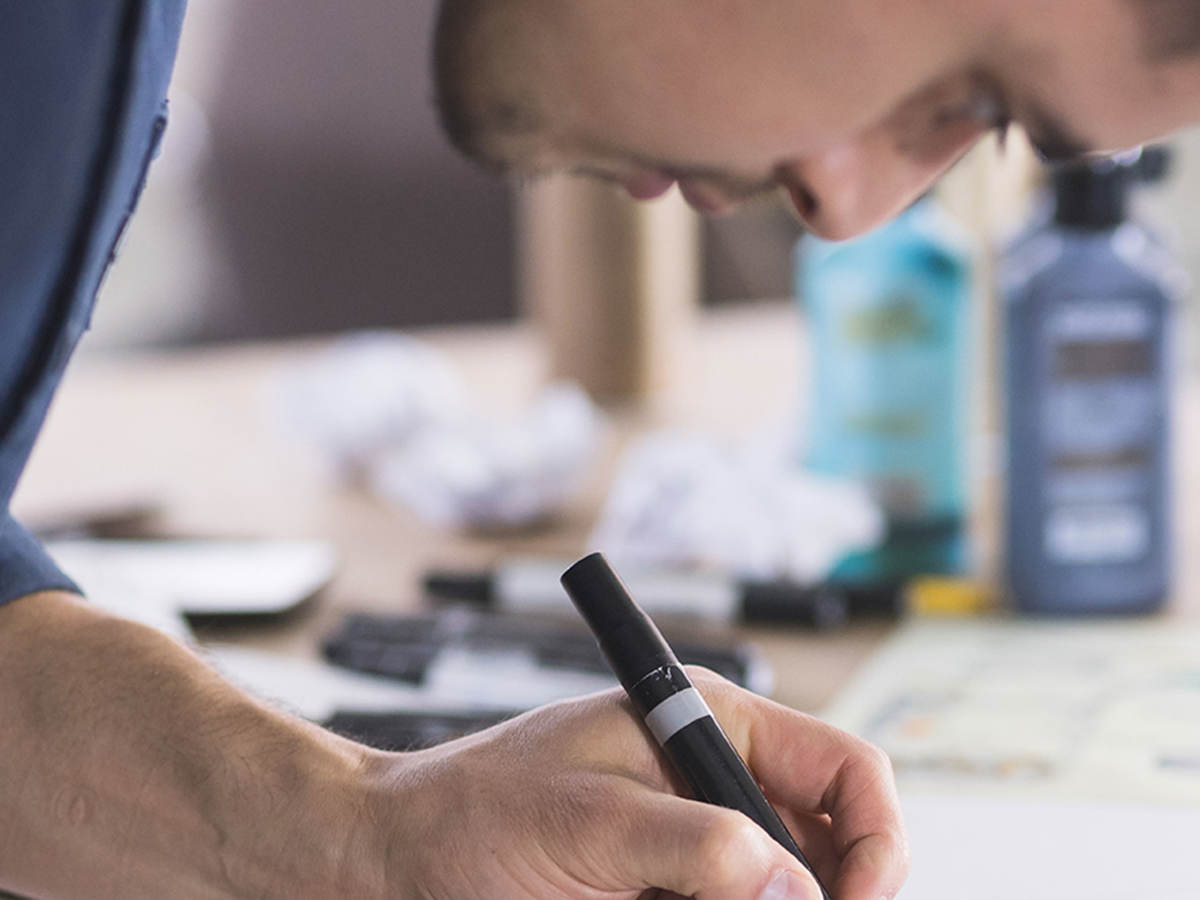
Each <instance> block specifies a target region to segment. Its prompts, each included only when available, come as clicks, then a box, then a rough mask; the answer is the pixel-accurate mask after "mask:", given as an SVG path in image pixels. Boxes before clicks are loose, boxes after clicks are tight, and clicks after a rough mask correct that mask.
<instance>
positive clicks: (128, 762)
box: [0, 593, 907, 900]
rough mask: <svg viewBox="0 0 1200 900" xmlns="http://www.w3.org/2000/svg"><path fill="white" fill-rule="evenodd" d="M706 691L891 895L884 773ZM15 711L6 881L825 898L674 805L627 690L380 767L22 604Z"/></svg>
mask: <svg viewBox="0 0 1200 900" xmlns="http://www.w3.org/2000/svg"><path fill="white" fill-rule="evenodd" d="M693 675H694V677H695V678H696V679H697V686H698V687H699V688H700V689H701V691H702V692H704V693H705V695H706V697H707V698H708V700H709V702H710V704H711V705H712V706H713V708H714V710H715V711H716V713H717V715H718V717H719V718H720V719H721V721H722V723H723V724H724V725H725V726H726V728H727V730H728V731H729V733H730V737H731V738H732V739H733V740H734V742H735V743H736V744H737V745H738V747H739V749H740V750H741V751H742V752H743V754H745V755H746V758H747V759H748V760H749V762H750V765H751V768H752V769H754V771H755V774H756V776H757V777H758V778H759V780H760V781H761V782H762V784H763V786H764V789H765V790H766V792H767V795H768V797H770V799H771V800H772V801H773V802H775V803H776V804H777V805H778V806H779V807H780V811H781V813H782V814H783V815H784V817H785V818H786V819H787V820H788V824H789V826H790V827H791V828H792V829H793V833H794V834H796V836H797V839H798V840H799V841H800V843H801V844H802V846H803V847H804V850H805V852H806V854H808V856H809V858H810V859H811V860H812V861H813V862H814V863H815V864H816V866H817V868H818V870H819V871H820V873H821V875H822V877H823V878H825V879H827V882H826V883H827V884H829V885H830V886H831V888H832V890H833V894H834V897H835V898H836V900H879V898H880V897H891V896H892V895H893V894H894V893H895V892H896V891H897V890H898V889H899V886H900V884H901V882H902V881H903V879H904V876H905V873H906V870H907V858H906V852H905V848H904V838H903V830H902V827H901V824H900V818H899V813H898V808H897V803H896V797H895V792H894V787H893V785H892V780H891V775H890V771H889V769H888V767H887V765H886V760H885V759H884V758H883V757H882V755H881V754H880V753H879V752H878V751H875V750H873V749H872V748H870V747H869V746H868V745H866V744H864V743H862V742H861V741H859V740H857V739H855V738H853V737H850V736H849V735H845V734H843V733H841V732H838V731H836V730H835V729H833V728H830V727H828V726H826V725H824V724H822V723H820V722H817V721H815V720H813V719H810V718H808V717H806V716H802V715H800V714H799V713H796V712H794V711H792V710H788V709H785V708H784V707H782V706H779V705H777V704H773V703H770V702H769V701H766V700H764V699H762V698H760V697H755V696H754V695H752V694H749V693H747V692H745V691H742V690H740V689H738V688H736V687H734V686H733V685H731V684H729V683H728V682H726V681H723V680H721V679H719V678H717V677H716V676H713V675H711V673H705V672H701V671H697V672H693ZM0 710H3V711H4V722H3V726H2V727H0V885H3V886H5V887H9V888H11V889H14V890H18V891H24V892H26V893H29V894H32V895H34V896H37V897H39V898H46V900H49V898H75V897H79V898H88V900H98V898H99V900H103V898H120V900H138V898H154V900H159V898H162V897H171V898H173V900H174V898H179V900H189V898H193V897H195V898H226V897H256V898H286V900H303V898H309V897H311V898H329V897H353V898H355V900H375V898H380V900H382V898H385V897H386V898H393V900H394V898H452V900H475V898H478V900H525V898H536V900H550V898H555V900H566V898H577V897H578V898H589V900H593V898H594V900H599V898H607V900H615V898H623V900H635V898H638V897H640V896H642V894H643V892H644V891H646V890H648V889H651V888H664V889H667V890H670V891H673V892H674V893H675V894H680V895H684V896H695V897H697V898H699V900H753V898H758V897H759V896H760V894H762V892H763V891H764V890H766V889H767V887H768V885H769V884H772V883H773V882H774V883H775V884H776V885H779V884H784V883H791V884H792V885H793V886H794V887H795V888H796V889H797V890H798V891H800V892H799V893H792V894H788V895H786V896H789V897H797V898H800V897H814V898H815V897H816V896H817V894H816V888H815V885H813V884H812V882H811V880H810V879H809V878H808V876H807V874H806V873H804V871H803V869H801V868H800V867H799V864H798V863H797V862H796V861H795V860H794V859H793V858H792V857H791V856H790V855H789V854H788V853H787V852H786V851H785V850H784V849H783V848H782V847H781V846H779V845H778V844H776V843H775V842H774V841H772V840H771V839H770V838H769V837H768V836H767V835H766V833H765V832H763V831H762V830H761V829H759V828H758V827H757V826H756V825H754V824H753V823H752V822H751V821H750V820H749V819H747V818H745V817H744V816H742V815H741V814H740V813H735V812H732V811H729V810H724V809H719V808H717V807H712V806H708V805H706V804H701V803H697V802H695V801H692V800H686V799H682V798H680V797H678V796H675V795H674V793H673V792H674V789H675V788H676V785H675V784H674V781H673V779H672V778H671V777H670V776H669V775H668V774H667V772H666V771H665V770H664V768H663V765H662V763H661V761H660V759H659V756H658V753H657V750H656V748H655V747H654V745H653V743H652V742H651V739H650V738H649V737H648V736H647V734H646V733H644V731H643V728H642V726H641V725H640V724H639V723H638V722H637V720H636V719H635V717H634V716H633V714H632V712H631V710H630V709H629V708H628V706H627V704H626V701H625V699H624V697H623V695H622V693H621V692H620V691H618V690H613V691H609V692H605V693H602V694H596V695H593V696H590V697H586V698H582V699H579V700H574V701H567V702H563V703H558V704H554V705H552V706H549V707H545V708H543V709H540V710H535V711H534V712H532V713H529V714H526V715H524V716H521V717H520V718H517V719H514V720H512V721H510V722H507V723H504V724H503V725H500V726H497V727H496V728H493V729H489V730H488V731H485V732H482V733H480V734H478V735H474V736H471V737H468V738H464V739H462V740H459V741H454V742H451V743H449V744H445V745H442V746H440V747H435V748H433V749H430V750H425V751H420V752H415V753H405V754H396V753H382V752H379V751H374V750H369V749H367V748H365V747H361V746H359V745H357V744H354V743H352V742H350V741H347V740H345V739H342V738H339V737H337V736H335V735H332V734H329V733H327V732H325V731H323V730H322V729H320V728H317V727H316V726H313V725H310V724H308V723H304V722H301V721H298V720H295V719H292V718H289V717H287V716H285V715H282V714H280V713H277V712H274V711H272V710H270V709H268V708H266V707H264V706H262V705H261V704H259V703H257V702H255V701H253V700H251V699H249V698H248V697H246V696H244V695H243V694H241V693H240V692H239V691H238V690H237V689H235V688H234V687H232V686H231V685H229V684H227V683H226V682H225V681H223V680H222V679H221V678H220V677H219V676H218V675H216V674H215V673H214V672H212V671H211V670H210V669H208V667H207V666H206V665H205V664H204V663H203V662H202V661H201V660H199V659H198V658H197V657H196V656H194V655H193V654H192V653H191V652H189V651H188V650H187V649H186V648H184V647H182V646H181V645H179V644H177V643H176V642H174V641H172V640H171V639H169V638H166V637H164V636H162V635H160V634H158V633H157V632H154V631H152V630H150V629H147V628H144V627H142V626H140V625H136V624H133V623H130V622H126V621H123V620H119V619H115V618H113V617H111V616H109V615H106V614H104V613H102V612H100V611H97V610H94V609H91V608H89V607H88V606H87V605H86V604H84V603H82V602H81V601H80V600H79V599H78V598H76V597H73V596H72V595H70V594H62V593H47V594H42V595H37V596H31V597H26V598H24V599H22V600H19V601H17V602H16V603H14V604H12V605H10V606H8V607H4V608H0ZM787 873H792V874H791V875H788V874H787ZM780 878H782V881H778V880H777V879H780ZM764 896H771V897H774V898H776V900H779V898H782V897H783V896H785V895H782V894H767V895H764Z"/></svg>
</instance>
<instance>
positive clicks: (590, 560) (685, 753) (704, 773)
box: [562, 553, 829, 900]
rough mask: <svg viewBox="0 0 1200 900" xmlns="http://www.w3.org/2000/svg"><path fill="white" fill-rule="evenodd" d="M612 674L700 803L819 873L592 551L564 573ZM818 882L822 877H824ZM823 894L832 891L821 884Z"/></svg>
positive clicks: (662, 643)
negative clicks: (735, 815)
mask: <svg viewBox="0 0 1200 900" xmlns="http://www.w3.org/2000/svg"><path fill="white" fill-rule="evenodd" d="M562 584H563V587H564V588H566V589H567V593H568V594H570V596H571V600H572V601H573V602H574V603H575V607H576V609H578V610H579V612H580V614H581V615H582V616H583V618H584V620H585V621H586V622H587V623H588V626H589V627H590V628H591V629H592V632H593V634H595V636H596V642H597V643H598V644H599V645H600V650H601V651H602V652H603V653H604V657H605V659H607V660H608V664H609V665H610V666H611V667H612V670H613V673H614V674H615V675H616V676H617V678H618V679H619V680H620V682H621V685H622V686H623V687H624V688H625V691H626V693H628V694H629V698H630V700H632V701H633V705H634V707H635V708H636V709H637V711H638V713H639V714H640V715H641V716H642V717H643V719H644V720H645V722H646V727H647V728H649V729H650V733H651V734H653V735H654V738H655V740H657V741H658V743H659V745H660V746H661V747H662V748H663V752H665V753H666V755H667V758H668V759H670V760H671V763H672V765H674V767H675V769H676V771H678V773H679V775H680V776H681V777H682V778H683V780H684V781H686V782H687V784H688V787H689V788H691V790H692V793H693V794H694V795H695V798H696V799H697V800H703V801H704V802H706V803H712V804H715V805H717V806H724V807H726V808H728V809H736V810H738V811H739V812H742V813H744V814H745V815H747V816H749V817H750V818H751V819H752V820H754V821H755V822H757V823H758V824H759V825H760V826H762V828H763V829H764V830H765V831H766V832H767V834H769V835H771V837H773V838H774V839H775V840H776V841H778V842H779V843H780V844H782V845H783V846H784V847H785V848H787V850H788V852H790V853H791V854H792V855H793V856H795V857H796V859H798V860H800V862H801V864H802V865H803V866H804V867H805V868H806V869H808V870H809V872H812V873H813V878H814V879H815V878H816V873H815V872H813V868H812V866H811V865H809V862H808V860H807V859H805V858H804V854H803V853H801V852H800V848H799V847H798V846H797V844H796V841H795V839H794V838H793V837H792V835H791V834H790V833H789V832H788V830H787V827H786V826H785V825H784V824H783V822H782V821H781V820H780V818H779V815H778V813H776V812H775V810H774V809H773V808H772V807H771V804H770V803H768V802H767V798H766V797H764V796H763V793H762V791H761V790H760V789H759V787H758V783H757V782H756V781H755V780H754V776H753V775H751V774H750V770H749V769H748V768H746V763H745V762H744V761H743V760H742V758H741V757H740V756H739V755H738V752H737V750H735V749H734V746H733V744H732V743H730V740H729V738H728V737H727V736H726V735H725V732H724V731H722V730H721V726H720V725H719V724H717V720H716V718H715V717H714V716H713V714H712V710H711V709H709V708H708V704H707V703H705V702H704V698H703V697H701V696H700V693H699V691H697V690H696V689H695V688H694V687H693V686H692V683H691V681H690V680H689V679H688V677H687V675H686V674H685V673H684V671H683V669H682V668H681V667H680V665H679V660H678V659H676V658H675V653H674V652H673V651H672V650H671V648H670V647H669V646H668V645H667V642H666V641H665V640H663V636H662V634H660V633H659V630H658V628H657V627H655V625H654V623H653V622H652V621H650V617H649V616H647V615H646V614H645V613H644V612H642V610H641V609H639V608H638V605H637V604H636V603H634V601H633V598H632V597H630V596H629V592H628V591H627V590H626V589H625V585H624V584H622V583H621V579H620V578H618V577H617V573H616V572H614V571H613V570H612V567H611V566H610V565H609V564H608V561H607V560H606V559H605V558H604V556H603V554H600V553H593V554H591V555H590V556H586V557H584V558H583V559H581V560H580V561H579V562H577V563H575V565H573V566H571V568H569V569H568V570H567V571H566V572H565V573H564V574H563V576H562ZM817 883H818V885H819V884H820V881H819V880H818V882H817ZM821 896H823V897H824V898H825V900H829V894H828V892H827V891H826V890H825V888H824V887H821Z"/></svg>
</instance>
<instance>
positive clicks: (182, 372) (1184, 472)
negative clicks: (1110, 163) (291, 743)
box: [14, 302, 1200, 711]
mask: <svg viewBox="0 0 1200 900" xmlns="http://www.w3.org/2000/svg"><path fill="white" fill-rule="evenodd" d="M419 336H420V337H422V338H424V339H426V340H428V341H429V342H430V343H432V344H433V345H435V346H436V347H438V348H439V349H441V350H443V351H445V352H446V353H447V354H448V356H449V357H450V359H451V361H452V362H453V363H454V364H455V365H457V366H458V368H459V370H460V372H461V373H462V375H463V377H464V379H465V381H466V383H467V385H468V386H469V388H470V389H471V390H472V391H473V392H475V399H476V400H477V402H478V405H479V407H480V408H484V409H488V410H491V411H495V412H497V413H499V414H503V413H504V412H505V411H507V410H517V409H520V408H521V407H522V406H523V405H524V404H525V403H526V402H527V401H528V400H529V399H530V398H531V397H532V396H533V394H534V392H535V391H536V389H537V388H538V387H539V386H540V385H541V384H542V383H543V382H544V380H545V371H546V363H545V356H544V354H543V352H542V351H541V349H540V346H539V343H538V341H537V339H536V337H535V335H534V334H533V333H532V331H531V330H530V329H528V328H527V327H523V326H520V325H510V326H488V327H472V328H456V329H452V330H450V329H448V330H437V331H428V332H421V333H420V334H419ZM692 337H693V339H692V340H691V341H689V344H688V349H687V351H686V354H685V355H684V356H683V357H682V358H681V360H680V363H679V366H678V372H677V376H676V378H675V379H674V381H673V383H672V384H671V385H669V386H668V387H667V388H666V390H665V391H664V393H663V395H662V396H661V397H659V398H658V399H657V400H656V401H655V402H654V403H653V404H651V406H650V408H648V409H644V410H641V411H636V412H635V411H631V410H624V411H621V410H618V411H615V412H614V413H613V416H612V422H613V427H612V428H611V429H610V430H609V432H608V435H607V437H606V438H605V446H604V448H603V453H602V454H601V456H602V462H601V464H600V465H598V466H597V467H596V470H595V472H594V474H593V477H592V478H591V479H590V480H589V482H588V484H587V486H586V488H585V489H584V490H583V491H582V492H581V494H580V495H579V497H578V498H577V499H576V501H575V502H573V503H572V505H571V506H570V508H569V509H568V510H567V511H566V513H565V515H564V516H563V517H562V518H561V520H560V521H558V522H556V523H555V524H554V525H552V526H548V527H546V528H543V529H539V530H537V531H533V532H529V533H521V534H506V535H504V536H486V537H484V536H467V535H462V534H457V533H451V532H447V531H442V530H439V529H437V528H434V527H432V526H430V525H428V524H426V523H424V522H422V521H420V520H418V519H416V518H415V517H413V516H411V515H410V514H408V513H407V512H405V511H404V510H401V509H397V508H396V507H394V506H391V505H389V504H387V503H385V502H383V501H381V500H379V499H377V498H375V497H373V496H371V495H370V494H368V493H367V492H366V491H365V490H363V489H359V488H355V487H353V486H347V485H345V484H342V483H339V482H338V481H337V480H336V479H335V478H333V477H332V476H331V473H330V472H329V471H327V469H326V468H325V467H324V465H323V463H322V461H321V460H320V459H319V458H317V457H316V455H315V454H314V453H313V452H312V451H310V450H308V449H307V448H305V447H303V446H300V445H298V444H297V443H296V442H294V441H291V440H289V438H288V436H287V432H286V429H285V427H284V426H283V425H282V423H281V422H280V421H279V420H278V418H277V417H276V413H275V409H276V405H275V404H274V403H273V397H272V394H273V390H274V388H275V385H276V384H277V379H278V378H279V376H280V373H281V372H283V371H285V370H286V367H287V366H289V365H293V364H295V363H296V362H297V361H298V360H301V359H303V358H304V357H305V356H306V354H309V353H311V352H312V351H313V350H314V349H316V348H317V347H319V346H320V344H319V343H316V342H289V343H284V344H273V345H253V346H233V347H228V346H226V347H213V348H201V349H195V350H188V351H183V352H173V353H169V354H139V355H134V356H122V357H116V358H87V357H85V358H83V359H80V360H79V361H77V362H76V363H75V364H74V366H73V368H72V370H71V372H70V373H69V375H68V377H67V379H66V381H65V383H64V385H63V387H62V389H61V391H60V395H59V398H58V400H57V401H56V403H55V406H54V408H53V410H52V412H51V416H50V420H49V422H48V423H47V426H46V429H45V431H44V433H43V436H42V439H41V441H40V442H39V445H38V447H37V449H36V451H35V453H34V457H33V459H32V460H31V462H30V466H29V468H28V470H27V472H26V475H25V477H24V479H23V481H22V484H21V487H20V490H19V491H18V496H17V498H16V501H15V504H14V506H15V509H16V511H17V513H18V515H22V516H25V517H27V518H30V519H37V518H41V517H45V516H50V515H54V514H56V513H58V512H60V511H62V510H70V509H76V508H79V507H81V506H92V505H101V504H105V503H113V502H117V501H121V500H130V499H133V500H137V499H146V500H151V501H154V502H155V503H157V504H159V505H160V506H161V507H162V509H163V515H162V516H161V519H160V520H159V523H158V524H161V527H162V530H163V531H165V532H167V533H172V534H184V535H212V536H261V537H320V538H325V539H328V540H330V541H332V542H333V543H334V544H335V546H336V547H337V549H338V551H339V552H340V554H341V558H342V562H343V564H342V567H341V570H340V573H339V575H338V576H337V578H336V580H335V582H334V583H333V585H332V586H331V588H330V590H329V591H328V592H327V593H326V594H325V595H323V597H322V598H321V600H320V601H319V602H318V603H317V604H316V605H314V607H313V608H312V609H310V610H307V611H305V612H304V613H303V614H302V615H301V616H299V617H296V618H295V619H293V620H290V621H288V622H286V623H284V624H282V625H280V626H277V627H276V626H272V627H270V628H265V627H253V628H251V627H247V628H241V629H238V630H237V631H236V632H232V633H231V632H229V631H227V630H226V631H223V632H222V635H221V636H222V639H228V638H233V639H236V640H238V641H239V642H244V643H248V644H252V645H254V646H258V647H262V648H264V649H273V650H279V651H284V652H289V653H297V654H305V655H310V654H314V653H315V652H316V647H317V642H318V639H319V637H320V636H321V635H322V634H324V633H325V632H327V631H328V630H330V629H331V628H332V627H333V625H334V624H335V623H336V621H337V620H338V619H339V617H340V616H341V614H342V613H343V612H345V611H347V610H350V609H371V610H378V611H389V610H411V609H415V608H418V606H419V605H420V603H421V600H420V592H419V588H418V584H419V578H420V575H421V573H422V572H423V571H424V570H426V569H427V568H430V567H432V566H435V565H436V566H440V567H462V568H467V567H471V568H474V567H478V568H484V567H486V566H488V565H489V564H491V563H493V562H495V561H497V560H500V559H502V558H504V557H506V556H508V555H512V554H525V553H550V554H556V555H561V556H563V557H574V556H577V555H578V554H579V553H580V552H581V551H582V550H583V549H584V540H585V536H586V535H587V533H588V530H589V528H590V526H591V523H592V519H593V517H594V515H595V512H596V510H597V508H598V506H599V504H600V501H601V498H602V497H603V494H604V489H605V486H606V484H607V482H608V479H609V478H610V476H611V472H612V468H613V465H614V463H615V461H616V459H617V456H618V454H619V452H620V450H621V448H622V447H623V446H625V445H626V444H627V443H628V442H629V441H630V440H631V439H632V438H633V437H635V436H636V435H638V434H640V433H643V432H644V431H645V430H647V429H649V428H653V427H659V426H667V425H670V426H684V427H691V428H699V429H704V430H706V431H708V432H710V433H714V434H719V435H723V436H730V437H732V436H736V435H737V434H739V433H745V432H747V431H750V430H753V429H755V428H760V427H763V428H765V427H769V426H771V425H773V424H777V423H779V422H781V421H787V420H789V419H790V418H793V417H794V416H795V415H796V409H797V397H798V396H799V394H800V381H801V377H802V376H801V373H802V372H803V366H804V358H803V356H804V355H803V353H802V352H798V348H801V347H802V346H803V336H802V332H801V328H800V324H799V322H798V321H797V317H796V316H795V315H794V313H793V311H792V309H791V307H790V306H789V305H788V304H786V303H782V302H774V303H764V304H757V305H754V306H750V307H744V308H737V309H730V310H724V311H720V312H716V313H707V314H705V315H704V316H702V317H701V318H700V319H699V320H698V321H697V323H696V327H695V332H694V335H693V336H692ZM1180 393H1181V397H1180V402H1179V403H1178V407H1177V408H1178V417H1179V418H1178V421H1179V427H1178V429H1177V441H1176V451H1177V459H1178V465H1177V472H1178V476H1177V482H1176V483H1177V491H1176V496H1177V497H1178V498H1179V500H1178V503H1177V513H1178V516H1179V523H1178V525H1179V527H1178V528H1177V532H1178V547H1179V553H1178V578H1177V584H1178V590H1177V592H1176V593H1177V597H1176V601H1175V603H1174V604H1173V605H1172V609H1171V612H1170V613H1169V614H1170V615H1172V616H1185V617H1188V618H1193V619H1200V552H1198V551H1200V514H1197V513H1194V512H1193V511H1192V509H1191V508H1190V506H1189V505H1188V504H1187V502H1186V499H1187V498H1189V497H1195V496H1200V493H1198V492H1197V491H1196V488H1197V486H1198V484H1200V406H1198V405H1197V403H1196V402H1195V401H1196V399H1197V397H1198V394H1200V384H1196V383H1193V381H1192V380H1189V381H1188V383H1186V384H1184V385H1182V386H1181V389H1180ZM889 631H890V626H888V625H886V624H882V623H866V624H856V625H854V626H852V627H850V628H848V629H847V630H845V631H842V632H839V633H837V634H834V635H822V636H815V635H811V634H805V633H804V632H800V631H779V630H771V631H765V630H764V631H755V630H749V631H747V635H748V636H750V637H752V638H753V639H755V640H756V641H758V642H759V643H760V644H761V645H762V647H763V649H764V651H765V652H766V654H767V656H768V658H769V660H770V661H771V663H772V664H773V665H774V667H775V669H776V673H777V676H778V689H777V692H776V695H777V697H778V699H780V700H782V701H783V702H785V703H788V704H790V705H792V706H795V707H797V708H799V709H804V710H809V711H814V710H817V709H819V708H821V707H822V706H823V705H824V704H825V703H826V702H827V701H828V700H829V699H830V698H831V697H832V696H833V694H834V692H835V691H836V690H837V689H838V687H839V685H841V684H843V683H844V682H845V681H846V679H847V678H848V677H849V676H850V674H851V673H852V672H853V670H854V669H855V668H856V667H857V666H858V665H859V664H860V663H861V662H862V661H863V660H864V659H865V658H866V657H867V656H868V655H869V654H870V653H871V651H872V650H873V649H874V648H876V647H877V646H878V645H879V643H880V642H881V641H882V640H883V639H884V638H885V637H886V636H887V634H888V633H889Z"/></svg>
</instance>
